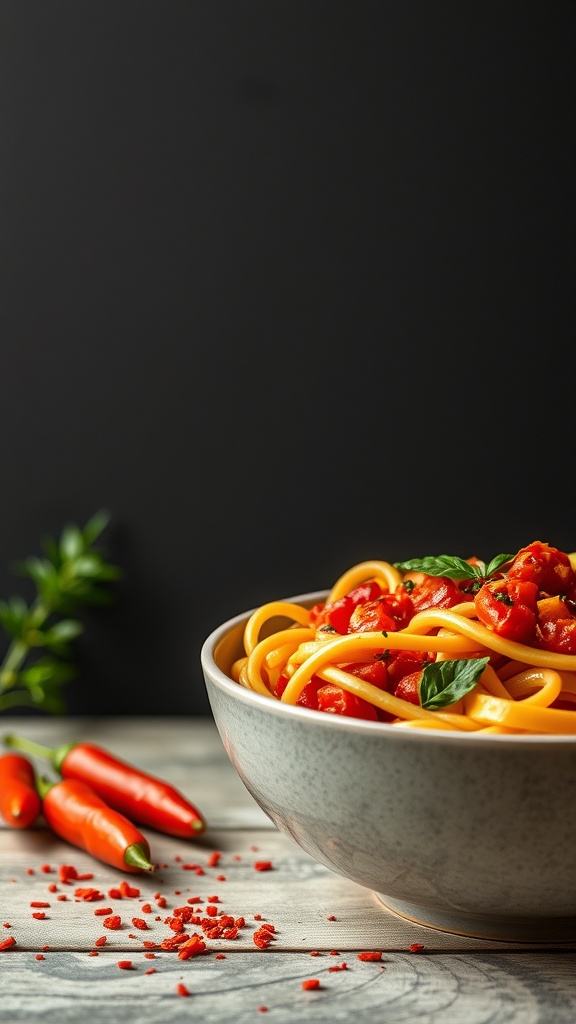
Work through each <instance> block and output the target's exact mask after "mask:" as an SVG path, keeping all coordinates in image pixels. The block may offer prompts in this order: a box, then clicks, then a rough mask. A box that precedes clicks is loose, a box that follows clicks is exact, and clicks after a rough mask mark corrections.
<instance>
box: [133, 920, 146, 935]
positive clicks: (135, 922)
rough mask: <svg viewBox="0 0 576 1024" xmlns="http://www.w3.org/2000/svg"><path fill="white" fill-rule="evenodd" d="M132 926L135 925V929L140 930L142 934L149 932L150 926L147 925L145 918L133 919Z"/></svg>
mask: <svg viewBox="0 0 576 1024" xmlns="http://www.w3.org/2000/svg"><path fill="white" fill-rule="evenodd" d="M132 924H133V925H134V927H135V928H139V929H140V931H142V932H145V931H148V925H147V924H146V921H145V920H144V918H143V917H133V918H132Z"/></svg>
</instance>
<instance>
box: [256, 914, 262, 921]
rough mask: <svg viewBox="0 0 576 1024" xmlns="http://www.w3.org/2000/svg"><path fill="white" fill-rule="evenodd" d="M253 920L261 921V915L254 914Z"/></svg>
mask: <svg viewBox="0 0 576 1024" xmlns="http://www.w3.org/2000/svg"><path fill="white" fill-rule="evenodd" d="M254 920H255V921H261V920H262V914H254Z"/></svg>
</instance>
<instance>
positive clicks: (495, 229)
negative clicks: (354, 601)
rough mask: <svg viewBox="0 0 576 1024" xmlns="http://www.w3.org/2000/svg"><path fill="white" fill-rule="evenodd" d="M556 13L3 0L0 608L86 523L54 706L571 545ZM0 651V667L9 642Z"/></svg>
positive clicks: (161, 699)
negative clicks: (363, 591)
mask: <svg viewBox="0 0 576 1024" xmlns="http://www.w3.org/2000/svg"><path fill="white" fill-rule="evenodd" d="M575 27H576V5H575V4H574V3H573V2H559V0H548V2H538V3H533V2H530V0H518V2H513V0H512V2H511V0H498V2H494V3H492V2H482V3H475V2H466V3H462V2H454V3H449V2H438V3H436V2H429V0H422V2H418V0H412V2H407V3H402V2H397V3H386V2H382V0H380V2H374V3H372V2H363V0H359V2H341V0H303V2H295V0H274V2H270V0H248V2H242V0H209V2H195V0H166V2H162V0H158V2H149V0H134V2H131V0H128V2H126V0H123V2H122V0H114V2H113V3H109V2H102V0H100V2H98V3H96V2H94V3H92V2H86V3H78V2H76V0H70V2H67V0H13V2H11V0H0V140H1V141H0V287H1V294H0V324H1V326H0V345H1V353H0V355H1V364H0V371H1V388H0V395H1V405H0V416H1V419H0V424H1V435H0V471H1V476H0V596H3V597H6V596H8V595H10V594H12V593H23V594H24V593H26V586H27V583H26V581H22V580H21V579H19V578H18V577H16V576H15V575H14V573H13V572H12V569H11V566H12V563H13V562H14V561H15V560H17V559H20V558H23V557H25V556H26V555H28V554H32V553H39V552H40V540H41V537H42V536H44V535H45V534H55V533H58V532H59V531H60V530H61V528H62V526H63V525H64V524H65V523H66V522H68V521H75V522H78V523H80V524H81V525H83V524H84V523H85V522H86V520H87V519H88V518H89V517H90V516H91V515H92V514H93V513H94V512H95V511H96V510H97V509H100V508H107V509H109V511H110V513H111V516H112V519H111V523H110V526H109V527H108V529H107V532H106V535H105V538H106V545H107V548H108V551H109V553H110V556H111V557H113V558H114V559H115V560H116V561H117V562H119V563H120V564H121V565H122V567H123V569H124V579H123V581H122V583H121V584H119V585H118V586H117V588H116V592H117V601H116V603H115V606H114V607H113V608H112V609H110V610H106V611H102V612H92V613H90V615H89V616H88V617H87V618H85V621H86V632H85V634H84V636H83V637H82V638H81V639H80V640H79V641H78V643H77V647H76V650H77V657H78V660H79V664H80V675H79V677H78V678H77V680H76V681H74V682H73V683H72V684H70V686H69V687H68V700H69V706H70V710H71V711H72V712H74V713H87V714H101V713H108V712H110V713H120V714H128V713H131V712H137V713H141V714H180V713H183V714H190V713H191V714H194V713H199V714H205V713H207V712H208V704H207V700H206V697H205V694H204V686H203V682H202V678H201V673H200V665H199V651H200V646H201V644H202V641H203V640H204V638H205V637H206V635H207V634H208V633H209V632H210V631H211V629H212V628H214V627H215V626H216V625H217V624H219V623H220V622H221V621H222V620H223V619H225V618H227V617H229V616H231V615H234V614H236V613H237V612H240V611H242V610H244V609H248V608H251V607H253V606H254V605H256V604H258V603H260V602H262V601H265V600H268V599H271V598H274V597H281V596H286V595H291V594H298V593H302V592H304V591H307V590H316V589H319V588H324V587H329V586H330V585H331V583H332V582H333V581H334V580H335V579H336V577H337V576H338V575H340V574H341V572H343V571H344V570H345V569H346V568H348V567H349V566H350V565H352V564H353V563H354V562H355V561H358V560H361V559H364V558H372V557H373V558H384V559H389V560H397V559H401V558H407V557H411V556H415V555H424V554H439V553H441V552H448V553H455V554H460V555H462V556H463V557H466V556H468V555H470V554H477V555H480V556H483V557H486V558H489V557H491V556H492V555H494V554H497V553H498V552H501V551H514V550H516V549H517V548H518V547H520V546H522V545H523V544H526V543H529V542H530V541H532V540H534V539H541V540H547V541H548V542H550V543H552V544H555V545H557V546H559V547H561V548H563V549H564V550H573V549H574V548H575V547H576V531H575V528H574V508H575V499H576V488H575V472H574V470H575V467H574V426H575V420H574V324H575V316H574V313H575V307H574V280H575V278H574V271H575V269H576V268H575V250H574V237H575V235H574V228H575V198H574V171H575V160H574V157H575V146H574V139H575V133H574V127H575V125H574V52H575V50H574V44H575V36H576V33H575ZM2 642H3V641H2Z"/></svg>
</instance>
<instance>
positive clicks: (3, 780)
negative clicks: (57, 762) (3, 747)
mask: <svg viewBox="0 0 576 1024" xmlns="http://www.w3.org/2000/svg"><path fill="white" fill-rule="evenodd" d="M41 809H42V805H41V802H40V797H39V795H38V791H37V789H36V781H35V778H34V768H33V766H32V764H31V762H30V761H29V760H28V759H27V758H26V757H23V756H22V755H21V754H2V755H1V756H0V814H1V815H2V817H3V819H4V821H5V822H6V824H7V825H11V826H12V827H13V828H28V826H29V825H31V824H32V823H33V822H34V821H36V818H37V817H38V815H39V814H40V811H41Z"/></svg>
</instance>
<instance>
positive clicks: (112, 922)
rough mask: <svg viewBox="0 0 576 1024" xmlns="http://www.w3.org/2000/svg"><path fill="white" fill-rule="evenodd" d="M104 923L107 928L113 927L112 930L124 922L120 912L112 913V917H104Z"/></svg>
mask: <svg viewBox="0 0 576 1024" xmlns="http://www.w3.org/2000/svg"><path fill="white" fill-rule="evenodd" d="M102 924H103V925H104V927H105V928H111V929H112V931H116V929H117V928H119V927H120V925H121V924H122V920H121V918H120V916H119V915H118V914H112V916H111V917H106V918H104V920H103V922H102Z"/></svg>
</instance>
